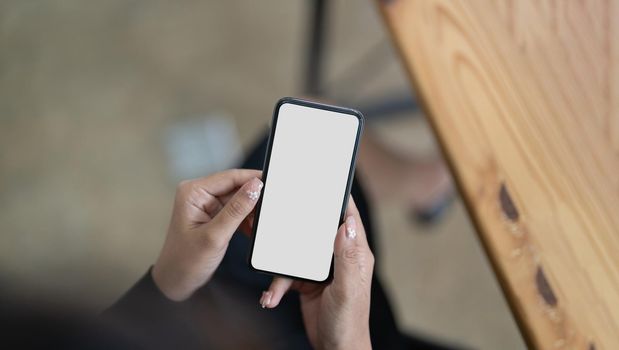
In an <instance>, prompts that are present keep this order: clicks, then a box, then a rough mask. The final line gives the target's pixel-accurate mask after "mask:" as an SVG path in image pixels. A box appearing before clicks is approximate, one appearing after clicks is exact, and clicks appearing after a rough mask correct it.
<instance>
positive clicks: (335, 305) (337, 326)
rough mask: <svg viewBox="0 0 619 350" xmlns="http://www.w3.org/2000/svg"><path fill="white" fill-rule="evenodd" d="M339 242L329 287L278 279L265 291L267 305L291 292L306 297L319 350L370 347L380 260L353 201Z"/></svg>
mask: <svg viewBox="0 0 619 350" xmlns="http://www.w3.org/2000/svg"><path fill="white" fill-rule="evenodd" d="M346 215H347V217H346V221H345V223H344V224H343V225H342V226H340V228H339V230H338V232H337V236H336V238H335V248H334V253H335V254H334V255H335V268H334V276H333V280H332V281H331V282H330V283H329V284H324V283H323V284H317V283H309V282H300V281H294V282H293V281H292V280H290V279H287V278H279V277H277V278H275V279H274V280H273V283H271V286H270V287H269V290H268V291H266V292H263V293H262V298H261V299H260V303H261V305H262V307H268V308H274V307H276V306H277V305H278V304H279V301H280V300H281V298H282V296H283V295H284V294H285V293H286V291H287V290H288V289H290V288H292V289H296V290H298V291H299V293H300V298H301V311H302V313H303V322H304V323H305V329H306V331H307V335H308V337H309V340H310V342H311V343H312V346H313V347H314V348H317V349H370V348H371V347H372V345H371V342H370V330H369V318H370V288H371V285H372V272H373V269H374V256H373V255H372V252H371V251H370V248H369V246H368V242H367V239H366V236H365V229H364V228H363V224H362V222H361V218H360V217H359V211H358V210H357V207H356V206H355V203H354V201H353V200H352V197H351V198H350V200H349V201H348V208H347V211H346Z"/></svg>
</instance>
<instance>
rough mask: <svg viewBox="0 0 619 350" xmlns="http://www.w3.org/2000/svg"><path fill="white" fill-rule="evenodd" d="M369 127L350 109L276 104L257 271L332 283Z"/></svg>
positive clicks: (288, 101) (259, 216) (256, 238)
mask: <svg viewBox="0 0 619 350" xmlns="http://www.w3.org/2000/svg"><path fill="white" fill-rule="evenodd" d="M363 123H364V122H363V116H362V115H361V113H360V112H358V111H356V110H353V109H349V108H343V107H336V106H330V105H326V104H322V103H316V102H310V101H306V100H301V99H297V98H291V97H286V98H283V99H281V100H279V101H278V102H277V104H276V105H275V111H274V112H273V122H272V126H271V134H270V137H269V143H268V147H267V152H266V157H265V161H264V168H263V173H262V180H263V182H264V187H263V189H262V191H263V192H262V196H261V197H260V200H259V201H258V203H256V212H255V218H254V226H253V244H252V247H251V251H250V255H249V265H250V267H251V268H252V269H253V270H255V271H259V272H264V273H269V274H272V275H279V276H286V277H291V278H295V279H300V280H308V281H313V282H324V281H326V280H328V279H329V278H330V277H331V274H332V271H333V244H334V242H335V236H336V233H337V229H338V228H339V226H340V224H341V223H342V222H343V221H344V215H345V213H346V205H347V203H348V197H349V194H350V186H351V184H352V181H353V176H354V172H355V161H356V156H357V149H358V147H359V140H360V138H361V133H362V131H363Z"/></svg>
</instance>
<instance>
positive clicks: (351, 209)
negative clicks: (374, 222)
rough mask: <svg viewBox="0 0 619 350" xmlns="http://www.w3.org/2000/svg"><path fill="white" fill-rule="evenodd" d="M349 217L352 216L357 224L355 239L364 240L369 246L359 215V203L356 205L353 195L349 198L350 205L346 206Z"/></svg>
mask: <svg viewBox="0 0 619 350" xmlns="http://www.w3.org/2000/svg"><path fill="white" fill-rule="evenodd" d="M348 216H352V217H353V218H354V219H355V223H356V224H357V228H356V233H357V236H356V237H355V238H358V239H360V240H363V241H364V242H365V244H366V245H368V240H367V236H366V235H365V227H364V226H363V222H362V221H361V214H360V213H359V209H357V203H355V199H354V198H353V197H352V195H351V196H349V197H348V205H347V206H346V217H348ZM368 249H369V245H368Z"/></svg>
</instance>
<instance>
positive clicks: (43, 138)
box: [0, 0, 524, 349]
mask: <svg viewBox="0 0 619 350" xmlns="http://www.w3.org/2000/svg"><path fill="white" fill-rule="evenodd" d="M257 4H258V2H254V1H248V0H245V1H241V0H234V1H230V0H229V1H218V2H215V1H212V2H206V1H189V0H184V1H175V2H169V1H163V0H159V1H153V0H148V1H146V0H140V1H120V0H113V1H101V2H82V1H78V0H48V1H37V2H26V1H20V0H4V1H2V2H0V52H1V54H0V232H2V234H1V236H0V281H1V283H0V285H1V286H2V287H0V288H3V289H5V290H6V291H7V292H15V293H19V294H22V295H26V296H33V297H36V296H37V295H41V294H47V293H49V294H50V295H53V296H54V298H55V299H57V300H61V301H62V300H64V301H69V302H73V303H79V304H81V305H85V306H87V307H89V308H92V309H101V308H103V307H105V306H106V305H108V304H109V303H111V302H112V301H113V300H114V299H115V298H117V297H118V296H119V295H120V293H122V292H123V291H124V290H126V289H127V288H128V287H129V286H130V285H131V284H132V283H133V282H134V281H135V280H136V279H137V278H138V277H139V276H140V275H141V274H143V273H144V271H145V270H146V269H147V268H148V266H149V265H150V264H152V262H153V261H154V259H155V257H156V255H157V253H158V250H159V248H160V246H161V244H162V242H163V238H164V235H165V231H166V228H167V221H168V216H169V212H170V209H171V203H172V196H173V192H174V182H175V180H174V176H172V172H171V170H170V168H169V165H170V164H169V160H168V159H167V158H166V150H165V133H166V130H169V128H170V127H171V126H173V125H176V123H178V122H179V121H184V120H190V121H191V120H192V119H195V118H196V117H198V116H203V115H209V114H211V113H213V112H218V113H219V112H224V113H225V114H226V115H229V116H232V117H233V119H234V121H235V123H236V124H237V126H238V128H239V130H238V131H239V135H240V140H241V143H242V144H243V147H244V148H247V147H249V146H250V145H251V143H252V142H253V141H254V140H255V138H256V137H257V136H258V135H260V134H261V133H263V132H264V131H265V129H266V125H267V123H268V121H269V120H270V114H271V110H272V107H273V104H274V102H275V101H276V100H277V99H278V98H279V97H281V96H285V95H294V94H296V93H297V92H298V91H299V87H300V86H301V81H300V78H301V74H300V73H301V68H302V64H303V62H304V61H303V55H302V54H303V48H304V46H303V44H304V28H305V24H306V20H307V13H308V8H307V7H306V5H307V4H306V2H305V1H299V0H298V1H275V0H269V1H266V0H263V1H261V2H259V4H260V6H258V5H257ZM332 4H333V5H334V6H333V7H334V8H333V12H332V18H331V21H332V28H331V33H332V34H333V35H332V37H330V38H329V43H328V46H329V54H328V62H329V63H328V74H327V75H328V76H329V77H336V76H338V74H339V73H341V72H343V71H345V70H346V69H347V68H348V67H350V65H351V64H353V63H354V62H355V61H356V58H357V57H359V56H360V55H362V54H363V53H364V52H366V51H367V50H368V49H370V48H372V47H376V44H377V43H380V42H381V41H384V40H385V37H386V36H385V35H386V34H385V32H384V28H383V26H382V24H381V22H380V21H379V18H378V15H377V13H376V11H375V8H374V5H373V4H372V3H371V2H368V1H352V0H339V1H336V2H334V3H332ZM378 47H379V49H380V50H383V51H384V59H382V62H379V63H378V64H376V65H375V66H373V67H369V68H370V70H371V71H372V72H375V73H374V74H373V75H372V79H371V80H368V81H366V82H364V83H363V84H362V85H354V86H343V85H341V84H339V85H338V90H337V91H335V92H336V93H338V94H341V95H346V96H348V95H350V94H351V92H354V95H355V100H356V101H364V100H365V99H366V98H367V97H368V96H381V95H384V94H386V93H389V92H392V91H403V90H404V89H407V86H408V85H407V80H406V79H405V76H404V74H403V72H402V69H401V66H400V65H399V62H398V61H397V60H396V57H395V55H394V53H393V52H392V51H391V49H390V47H389V45H378ZM359 73H360V74H365V73H364V72H359ZM366 73H367V72H366ZM378 129H379V130H380V135H382V136H383V138H384V139H385V140H387V141H388V142H389V143H391V144H393V146H394V147H401V148H403V149H406V150H407V151H408V152H410V150H411V149H413V148H414V149H415V150H418V151H419V152H422V153H429V152H433V150H434V148H435V147H434V145H433V144H432V138H431V135H430V134H429V131H428V129H427V125H426V124H425V122H424V121H423V119H421V118H411V116H406V118H404V119H397V120H389V121H386V122H382V123H381V125H379V126H378ZM377 218H378V222H379V225H380V231H381V232H382V233H383V235H382V237H381V243H382V245H381V247H382V257H383V259H384V260H383V264H382V267H381V269H382V272H383V274H384V277H385V279H386V281H387V283H388V285H389V286H390V287H391V294H392V295H393V297H394V300H395V302H396V305H397V306H398V314H399V317H400V319H401V320H402V322H403V324H404V325H405V327H406V328H408V329H411V330H417V331H422V332H424V333H426V334H429V335H433V336H437V337H443V338H445V339H447V340H450V341H454V342H457V343H460V344H464V345H469V346H472V347H475V348H481V349H497V348H501V349H521V348H523V347H524V344H523V342H522V340H521V338H520V336H519V334H518V331H517V329H516V326H515V324H514V321H513V319H512V317H511V315H510V313H509V310H508V309H507V306H506V304H505V301H504V299H503V296H502V294H501V293H500V291H499V288H498V285H497V283H496V280H495V279H494V277H493V275H492V273H491V271H490V268H489V265H488V262H487V260H486V259H485V256H484V255H483V252H482V250H481V248H480V245H479V243H478V241H477V238H476V236H475V234H474V232H473V230H472V227H471V225H470V223H469V221H468V219H467V216H466V213H465V212H464V210H463V207H462V205H461V203H460V202H457V203H456V205H455V206H454V207H452V208H451V209H450V210H449V212H448V215H447V216H446V218H445V220H444V222H442V223H440V224H439V225H436V226H433V227H431V228H424V227H417V226H414V225H413V224H412V223H411V221H410V220H409V218H408V216H407V211H406V210H405V208H402V207H399V206H397V205H395V203H389V202H388V201H381V202H380V203H379V204H378V205H377Z"/></svg>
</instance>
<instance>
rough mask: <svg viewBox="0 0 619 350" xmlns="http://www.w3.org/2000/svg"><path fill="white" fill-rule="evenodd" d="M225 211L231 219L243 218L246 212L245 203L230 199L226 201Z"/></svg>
mask: <svg viewBox="0 0 619 350" xmlns="http://www.w3.org/2000/svg"><path fill="white" fill-rule="evenodd" d="M226 212H227V214H228V216H230V217H231V218H233V219H239V218H243V217H245V213H246V209H245V204H244V203H243V202H241V201H240V200H238V199H232V200H231V201H230V202H229V203H228V206H227V210H226Z"/></svg>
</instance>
